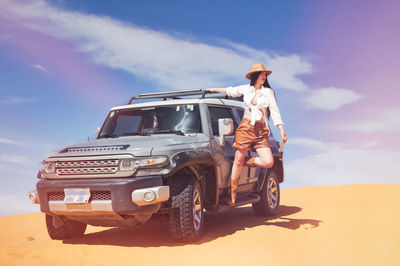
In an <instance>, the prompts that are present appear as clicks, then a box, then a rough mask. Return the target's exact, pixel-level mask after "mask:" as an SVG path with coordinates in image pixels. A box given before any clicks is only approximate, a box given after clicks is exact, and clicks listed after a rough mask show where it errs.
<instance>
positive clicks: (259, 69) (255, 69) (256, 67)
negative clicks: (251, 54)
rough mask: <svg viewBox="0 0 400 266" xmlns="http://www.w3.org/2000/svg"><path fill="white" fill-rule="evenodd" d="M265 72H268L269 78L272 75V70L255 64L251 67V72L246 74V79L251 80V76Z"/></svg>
mask: <svg viewBox="0 0 400 266" xmlns="http://www.w3.org/2000/svg"><path fill="white" fill-rule="evenodd" d="M264 71H265V72H267V76H268V75H269V74H271V73H272V71H271V70H268V69H265V67H264V65H263V64H254V65H253V66H252V67H251V71H250V72H249V73H247V74H246V78H248V79H251V74H253V73H254V72H264Z"/></svg>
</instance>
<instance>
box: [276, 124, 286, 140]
mask: <svg viewBox="0 0 400 266" xmlns="http://www.w3.org/2000/svg"><path fill="white" fill-rule="evenodd" d="M277 127H278V128H279V131H280V132H281V137H282V141H283V142H286V141H287V137H286V133H285V130H284V129H283V126H282V125H277Z"/></svg>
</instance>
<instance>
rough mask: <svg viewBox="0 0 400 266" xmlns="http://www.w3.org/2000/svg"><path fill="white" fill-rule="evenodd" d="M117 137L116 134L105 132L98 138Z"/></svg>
mask: <svg viewBox="0 0 400 266" xmlns="http://www.w3.org/2000/svg"><path fill="white" fill-rule="evenodd" d="M117 137H118V136H117V135H114V134H104V135H101V136H99V137H98V138H99V139H105V138H117Z"/></svg>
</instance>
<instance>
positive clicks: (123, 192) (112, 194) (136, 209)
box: [36, 176, 169, 216]
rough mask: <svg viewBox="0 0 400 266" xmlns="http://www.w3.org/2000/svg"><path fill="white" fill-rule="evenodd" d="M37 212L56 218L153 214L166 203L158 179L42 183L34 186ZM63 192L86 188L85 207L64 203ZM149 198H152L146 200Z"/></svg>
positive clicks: (166, 192)
mask: <svg viewBox="0 0 400 266" xmlns="http://www.w3.org/2000/svg"><path fill="white" fill-rule="evenodd" d="M36 188H37V192H38V195H39V198H40V210H41V211H42V212H45V213H51V214H56V215H68V216H71V215H76V216H86V215H89V216H96V215H97V216H99V215H106V214H115V213H117V214H119V215H134V216H136V215H143V214H153V213H155V212H157V211H158V209H159V208H160V207H161V202H164V201H167V200H168V199H169V187H167V186H163V185H162V177H161V176H147V177H134V178H117V179H115V178H113V179H104V178H101V179H100V178H99V179H68V180H65V179H63V180H61V179H60V180H54V179H52V180H50V179H43V180H40V181H39V182H38V183H37V184H36ZM65 188H89V190H90V192H91V196H90V199H89V202H88V203H79V204H75V203H74V204H66V203H64V189H65ZM149 195H150V196H151V195H152V196H153V197H149Z"/></svg>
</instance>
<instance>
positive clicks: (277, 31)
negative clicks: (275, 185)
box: [0, 0, 400, 215]
mask: <svg viewBox="0 0 400 266" xmlns="http://www.w3.org/2000/svg"><path fill="white" fill-rule="evenodd" d="M397 10H399V4H398V3H397V2H396V1H390V0H389V1H354V0H350V1H330V2H329V1H115V2H113V3H111V2H109V1H9V0H0V111H1V112H2V114H3V115H2V116H0V170H1V172H2V174H1V175H0V178H1V181H2V182H3V186H1V188H0V203H1V206H2V207H0V215H12V214H18V213H23V212H30V211H38V208H37V206H36V207H35V206H32V205H31V204H30V202H29V201H28V200H27V197H26V193H27V191H28V190H30V189H33V188H34V186H35V183H36V181H37V180H36V173H37V168H38V165H39V163H40V161H41V160H42V159H43V158H44V156H45V155H46V153H47V152H48V151H50V150H52V149H54V148H56V147H59V146H63V145H67V144H71V143H75V142H80V141H86V140H87V139H88V137H89V138H91V139H93V138H94V136H95V134H94V128H96V127H97V126H100V125H101V123H102V121H103V119H104V117H105V115H106V114H107V111H108V109H109V108H111V107H112V106H115V105H120V104H124V103H126V102H127V101H128V100H129V97H131V96H133V95H136V94H138V93H140V92H151V91H156V90H169V89H186V88H207V87H225V86H231V85H241V84H245V83H247V80H246V79H245V78H244V74H245V73H246V72H248V70H249V69H250V67H251V65H252V64H253V63H258V62H260V63H264V64H265V65H266V66H267V67H268V68H270V69H272V71H273V73H272V75H271V76H270V81H271V84H272V86H273V88H274V90H275V92H276V94H277V99H278V104H279V106H280V109H281V112H282V117H283V120H284V122H285V129H286V131H287V134H288V138H289V142H288V143H287V145H286V153H285V172H286V177H285V178H286V180H285V183H284V184H283V187H284V188H285V187H297V186H318V185H335V184H353V183H390V184H400V181H399V178H398V176H397V175H396V170H397V167H396V166H397V163H398V161H399V159H400V153H399V148H400V142H399V141H398V137H397V136H398V134H399V131H400V119H399V117H400V107H399V104H398V98H399V97H398V96H399V92H398V86H397V84H398V81H399V79H398V74H397V73H396V70H397V69H398V66H397V64H398V62H399V59H400V58H399V57H400V56H399V52H398V47H399V44H400V41H399V39H400V37H399V35H398V33H397V31H396V29H397V28H398V26H400V21H399V18H398V15H397V13H396V12H397ZM275 133H276V131H275ZM277 135H279V134H277Z"/></svg>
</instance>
